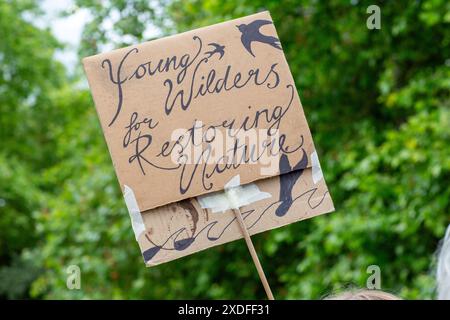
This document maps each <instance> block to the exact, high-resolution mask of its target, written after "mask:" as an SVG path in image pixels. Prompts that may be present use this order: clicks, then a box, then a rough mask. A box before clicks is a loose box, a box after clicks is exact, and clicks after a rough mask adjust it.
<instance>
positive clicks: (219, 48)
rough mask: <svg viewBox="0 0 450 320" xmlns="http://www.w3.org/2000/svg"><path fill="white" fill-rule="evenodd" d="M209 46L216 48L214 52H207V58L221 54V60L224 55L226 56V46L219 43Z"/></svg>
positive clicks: (209, 44)
mask: <svg viewBox="0 0 450 320" xmlns="http://www.w3.org/2000/svg"><path fill="white" fill-rule="evenodd" d="M208 46H211V47H214V49H213V50H211V51H207V52H205V54H207V55H208V56H207V58H208V59H209V58H211V57H212V56H213V55H214V54H216V53H218V54H220V57H219V60H220V59H222V57H223V55H224V54H225V50H224V49H225V46H222V45H220V44H218V43H215V42H212V43H208Z"/></svg>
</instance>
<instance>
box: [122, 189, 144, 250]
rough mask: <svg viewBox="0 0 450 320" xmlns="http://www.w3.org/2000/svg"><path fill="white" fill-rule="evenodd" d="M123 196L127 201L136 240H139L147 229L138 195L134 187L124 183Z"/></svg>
mask: <svg viewBox="0 0 450 320" xmlns="http://www.w3.org/2000/svg"><path fill="white" fill-rule="evenodd" d="M123 197H124V198H125V203H126V205H127V208H128V213H129V214H130V219H131V226H132V227H133V231H134V236H135V238H136V241H138V239H139V236H140V235H141V233H142V232H144V231H145V225H144V220H142V216H141V211H140V210H139V206H138V203H137V201H136V197H135V196H134V192H133V189H131V188H130V187H129V186H127V185H124V189H123Z"/></svg>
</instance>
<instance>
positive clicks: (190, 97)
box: [83, 12, 331, 261]
mask: <svg viewBox="0 0 450 320" xmlns="http://www.w3.org/2000/svg"><path fill="white" fill-rule="evenodd" d="M83 64H84V68H85V72H86V75H87V78H88V81H89V86H90V88H91V91H92V95H93V98H94V102H95V105H96V109H97V112H98V116H99V118H100V122H101V126H102V129H103V132H104V135H105V138H106V141H107V144H108V148H109V151H110V153H111V157H112V161H113V164H114V167H115V170H116V173H117V177H118V180H119V183H120V186H121V188H122V189H123V188H124V186H125V185H126V186H129V187H130V188H131V189H132V190H133V192H134V195H135V197H136V201H137V204H138V206H139V209H140V210H141V211H142V212H143V211H146V213H145V214H144V215H143V216H144V217H145V218H146V223H149V224H155V225H157V224H158V223H160V224H161V225H164V224H165V223H166V222H167V221H166V219H168V213H166V214H165V213H164V212H165V211H164V210H165V209H164V207H162V208H161V209H158V210H150V209H153V208H157V207H160V206H164V205H167V204H169V203H174V202H177V201H180V200H184V199H192V198H195V197H196V196H198V195H202V194H206V193H211V192H214V191H220V190H223V188H224V185H225V183H226V182H227V181H229V180H230V179H231V178H232V177H234V176H236V175H239V176H240V181H241V184H247V183H250V182H253V181H258V180H261V179H264V180H261V181H258V182H257V183H258V184H261V186H262V187H264V188H269V189H270V188H276V185H274V186H272V185H271V183H272V182H270V181H278V180H277V179H279V178H278V177H276V176H278V175H279V174H280V173H286V172H288V171H291V170H302V169H304V168H309V167H311V159H310V155H311V154H312V152H313V151H314V145H313V141H312V137H311V133H310V130H309V127H308V124H307V121H306V119H305V115H304V113H303V108H302V106H301V103H300V99H299V96H298V93H297V90H296V88H295V84H294V81H293V78H292V75H291V73H290V70H289V67H288V64H287V62H286V59H285V57H284V53H283V51H282V49H281V46H280V44H279V42H278V39H277V34H276V30H275V27H274V25H273V23H272V20H271V17H270V14H269V13H268V12H262V13H258V14H255V15H251V16H247V17H244V18H240V19H236V20H231V21H227V22H224V23H220V24H216V25H213V26H209V27H205V28H201V29H197V30H193V31H189V32H186V33H182V34H178V35H174V36H170V37H166V38H162V39H158V40H154V41H150V42H145V43H142V44H138V45H135V46H131V47H127V48H121V49H118V50H114V51H111V52H107V53H103V54H99V55H95V56H92V57H88V58H85V59H84V60H83ZM195 121H201V122H202V124H203V125H204V126H205V129H207V128H212V127H211V126H213V127H214V128H215V129H214V130H211V131H213V132H223V135H225V134H226V133H225V132H226V129H228V128H234V129H237V128H249V129H253V128H254V129H258V130H259V129H270V128H272V129H274V128H278V129H279V130H278V132H277V141H281V140H280V139H278V138H280V137H283V138H282V139H283V146H282V147H281V148H280V146H278V147H279V150H278V151H279V154H278V157H279V156H280V155H283V154H284V155H285V156H286V157H287V158H288V160H289V162H290V163H300V160H301V159H305V160H306V161H304V162H303V163H302V164H301V166H299V167H296V168H294V167H292V166H287V167H282V166H278V165H277V170H276V171H275V172H271V173H270V174H267V173H263V172H262V171H263V170H262V168H263V167H264V164H261V163H252V162H251V161H250V162H249V163H242V164H240V165H239V166H237V167H231V168H227V169H226V170H225V169H224V170H219V169H218V167H217V165H216V164H212V163H208V164H203V163H202V164H200V163H197V162H194V163H192V164H183V163H178V164H177V163H176V162H174V161H172V160H171V156H172V155H173V154H174V152H175V151H173V152H172V153H169V154H168V150H171V148H172V147H173V146H174V141H173V140H171V139H172V138H171V137H172V134H173V132H174V131H176V130H177V129H184V130H185V131H186V132H189V128H192V127H193V125H194V124H195V123H196V122H195ZM215 130H217V131H215ZM193 131H194V130H192V131H191V132H193ZM244 131H245V130H244ZM217 135H218V133H217ZM267 139H269V140H270V137H267ZM185 141H188V140H185ZM200 144H201V145H202V146H203V147H204V146H205V145H207V144H208V143H207V141H201V143H200ZM174 150H175V149H174ZM285 151H286V152H285ZM278 160H279V158H278ZM221 169H223V167H221ZM270 176H274V178H268V177H270ZM273 183H274V182H273ZM186 201H190V200H186ZM329 201H330V203H331V199H330V200H329ZM264 203H266V202H264ZM175 205H176V204H175ZM258 205H260V204H258ZM261 205H262V204H261ZM329 210H331V207H326V208H324V209H323V210H322V211H321V213H322V212H326V211H329ZM149 212H152V213H154V214H155V217H152V218H150V217H149V214H148V213H149ZM228 215H229V214H228ZM166 216H167V217H166ZM223 216H227V215H226V214H224V215H223ZM297 218H298V217H297ZM155 219H156V220H155ZM199 219H200V218H199ZM160 220H161V222H158V221H160ZM149 221H151V222H149ZM283 221H284V220H283ZM289 221H290V220H289ZM179 223H181V222H179ZM283 223H289V222H287V220H286V221H284V222H283ZM275 226H278V222H277V223H275V224H270V223H269V224H262V225H261V227H255V229H254V230H261V231H262V230H263V229H264V230H265V229H270V228H272V227H275ZM258 228H260V229H258ZM155 229H156V227H155V226H153V227H152V230H155ZM154 232H156V231H154ZM161 237H163V235H161ZM237 237H238V233H237V231H236V232H235V233H234V232H233V233H231V235H230V236H227V237H224V238H222V240H220V241H230V240H233V239H236V238H237ZM220 241H219V240H217V241H216V242H214V243H216V244H218V243H220ZM198 243H200V242H198V241H197V242H196V243H195V244H194V243H193V244H192V246H190V249H189V250H194V249H193V248H196V249H195V250H197V249H201V248H204V247H207V246H208V245H209V244H208V245H207V244H205V243H201V244H198ZM141 244H142V243H141ZM180 252H181V251H180ZM185 252H188V251H185ZM172 258H173V255H172V256H170V259H172ZM167 259H169V258H167ZM167 259H166V260H167ZM161 261H162V260H161Z"/></svg>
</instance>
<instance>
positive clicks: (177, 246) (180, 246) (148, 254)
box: [142, 188, 329, 263]
mask: <svg viewBox="0 0 450 320" xmlns="http://www.w3.org/2000/svg"><path fill="white" fill-rule="evenodd" d="M317 190H318V188H312V189H310V190H307V191H305V192H303V193H302V194H300V195H298V196H297V197H296V198H294V199H293V200H292V203H294V202H295V201H297V200H298V199H300V198H302V197H303V196H305V195H307V194H309V193H310V195H309V197H308V200H307V204H308V206H309V207H310V209H315V208H317V207H318V206H320V205H321V204H322V203H323V201H324V200H325V197H326V195H327V194H328V193H329V192H328V190H327V191H325V192H324V194H323V195H322V198H321V199H320V201H319V202H318V203H317V204H315V205H313V204H311V199H312V197H313V196H314V194H315V193H316V192H317ZM278 203H280V201H275V202H272V203H271V204H269V205H268V206H267V207H266V208H265V209H264V210H263V211H262V212H261V214H260V215H259V217H258V218H257V219H256V220H255V221H254V222H253V223H252V224H251V225H250V226H249V227H248V229H251V228H253V227H254V226H255V225H256V224H257V223H258V222H259V221H260V220H261V218H262V217H263V216H264V215H265V214H266V213H267V212H269V209H270V208H271V207H272V206H274V205H276V204H278ZM253 213H255V210H254V209H252V210H249V211H245V212H243V213H242V215H243V218H244V220H245V219H247V218H248V217H250V216H251V215H252V214H253ZM234 220H236V217H234V218H232V219H231V220H230V221H229V222H228V223H227V224H226V225H225V226H224V227H223V229H222V230H221V232H220V233H219V234H218V235H216V236H213V235H211V232H212V231H213V228H214V226H215V225H217V224H218V221H217V220H216V221H213V222H210V223H208V224H207V225H205V226H204V227H203V228H202V229H200V230H199V231H198V233H197V234H195V235H193V236H191V237H188V238H185V239H182V240H177V238H178V237H179V236H180V234H181V233H182V232H183V231H186V227H183V228H180V229H178V230H177V231H175V232H174V233H172V234H171V235H169V237H168V238H167V239H166V240H165V241H164V242H163V243H162V244H161V245H158V244H156V243H154V242H153V241H152V240H151V239H150V237H149V236H148V235H147V234H145V237H146V239H147V240H148V241H149V242H150V243H151V244H152V245H153V246H154V247H152V248H150V249H147V250H145V251H144V252H143V253H142V255H143V257H144V261H145V262H146V263H147V262H149V261H150V260H151V259H153V258H154V257H155V256H156V254H157V253H158V252H159V251H160V250H164V251H173V250H176V251H183V250H185V249H187V248H188V247H189V246H190V245H191V244H192V243H194V241H195V240H196V239H197V237H199V236H200V235H201V234H202V233H203V231H205V230H207V233H206V237H207V239H208V240H210V241H217V240H219V239H220V238H221V237H222V236H223V234H224V233H225V232H226V231H227V229H228V228H229V227H230V226H231V225H232V224H233V222H234ZM171 239H173V246H167V244H168V243H169V241H170V240H171Z"/></svg>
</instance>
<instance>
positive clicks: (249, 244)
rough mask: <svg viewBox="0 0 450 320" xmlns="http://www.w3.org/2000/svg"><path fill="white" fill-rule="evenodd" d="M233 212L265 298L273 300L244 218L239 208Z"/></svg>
mask: <svg viewBox="0 0 450 320" xmlns="http://www.w3.org/2000/svg"><path fill="white" fill-rule="evenodd" d="M233 212H234V214H235V216H236V219H237V221H238V222H239V225H240V227H241V230H242V233H243V234H244V239H245V242H246V243H247V248H248V251H250V255H251V256H252V259H253V263H254V264H255V267H256V270H257V271H258V275H259V278H260V279H261V282H262V284H263V286H264V290H265V291H266V294H267V298H268V299H269V300H275V298H274V297H273V294H272V290H271V289H270V285H269V282H268V281H267V278H266V275H265V274H264V270H263V268H262V266H261V262H259V258H258V254H257V253H256V250H255V247H254V246H253V242H252V239H251V238H250V234H249V233H248V230H247V227H246V226H245V223H244V219H243V218H242V213H241V210H239V208H238V209H233Z"/></svg>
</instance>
